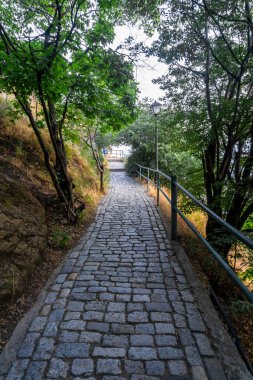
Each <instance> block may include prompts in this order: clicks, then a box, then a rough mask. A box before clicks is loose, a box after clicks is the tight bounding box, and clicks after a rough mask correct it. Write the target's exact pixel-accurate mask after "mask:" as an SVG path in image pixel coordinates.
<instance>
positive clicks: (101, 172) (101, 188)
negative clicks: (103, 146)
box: [100, 170, 104, 193]
mask: <svg viewBox="0 0 253 380" xmlns="http://www.w3.org/2000/svg"><path fill="white" fill-rule="evenodd" d="M100 191H101V193H103V192H104V170H100Z"/></svg>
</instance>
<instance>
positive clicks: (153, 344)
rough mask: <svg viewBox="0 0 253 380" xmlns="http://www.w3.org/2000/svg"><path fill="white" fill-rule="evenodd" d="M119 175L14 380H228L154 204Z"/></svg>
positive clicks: (44, 311) (52, 294)
mask: <svg viewBox="0 0 253 380" xmlns="http://www.w3.org/2000/svg"><path fill="white" fill-rule="evenodd" d="M111 177H112V180H111V190H110V192H109V194H108V195H107V196H106V197H105V199H104V201H103V203H102V205H101V207H100V209H99V212H98V215H97V217H96V220H95V223H94V224H92V225H91V227H90V228H89V230H88V232H87V233H86V235H85V236H84V238H83V239H81V241H80V244H79V245H78V246H77V247H76V248H75V249H74V250H73V251H71V252H70V253H69V255H68V258H67V260H66V261H65V264H64V266H63V268H62V269H61V272H60V273H59V274H58V276H57V277H56V278H55V280H54V282H53V283H52V285H51V287H50V289H49V290H48V292H47V295H46V297H45V299H44V302H43V306H42V307H41V309H40V311H39V315H38V316H36V317H35V318H34V319H33V321H32V323H31V324H30V327H29V329H28V332H27V333H26V336H25V338H24V340H23V343H22V344H21V346H20V348H19V349H18V355H17V359H16V361H15V362H14V363H13V364H12V366H11V368H10V370H9V373H8V375H7V376H6V378H7V379H8V380H13V379H15V380H17V379H27V380H28V379H29V380H30V379H34V380H39V379H76V380H77V379H83V378H86V379H89V380H94V379H102V380H113V379H118V380H123V379H131V380H146V379H147V380H155V379H199V380H205V379H207V377H206V373H208V378H209V379H215V380H223V379H226V377H225V376H224V373H223V370H222V367H221V365H220V363H219V361H218V360H217V359H216V357H215V355H214V352H213V350H212V348H211V344H210V341H209V339H208V337H207V335H206V326H205V324H204V322H203V319H202V316H201V314H200V312H199V311H198V308H197V306H196V304H195V303H194V298H193V295H192V293H191V291H190V289H189V285H188V284H187V280H186V277H185V276H184V273H183V271H182V269H181V267H180V265H179V262H178V260H177V257H176V255H175V252H174V251H173V249H172V246H171V244H170V241H169V240H168V238H167V235H166V233H165V230H164V227H163V224H162V222H161V219H160V217H159V215H158V214H157V211H156V208H155V206H154V204H153V201H152V200H150V198H149V197H147V195H146V194H145V192H144V190H143V189H142V188H141V187H140V186H139V185H138V184H137V183H136V182H135V181H134V180H133V179H131V178H128V177H127V176H126V175H125V173H123V172H121V173H117V172H115V173H112V176H111ZM213 368H214V373H215V375H214V376H212V369H213Z"/></svg>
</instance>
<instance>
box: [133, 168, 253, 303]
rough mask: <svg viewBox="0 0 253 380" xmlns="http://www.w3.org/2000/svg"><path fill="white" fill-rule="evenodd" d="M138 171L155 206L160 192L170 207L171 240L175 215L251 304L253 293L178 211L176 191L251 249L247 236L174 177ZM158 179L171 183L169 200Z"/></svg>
mask: <svg viewBox="0 0 253 380" xmlns="http://www.w3.org/2000/svg"><path fill="white" fill-rule="evenodd" d="M136 165H137V166H138V167H139V171H138V170H137V169H136V172H137V173H138V174H139V176H140V179H141V178H144V179H146V180H147V184H148V188H149V183H150V182H152V183H153V184H154V185H155V187H156V189H157V197H156V199H157V206H159V193H160V192H161V193H162V194H163V195H164V197H165V198H166V200H167V201H168V202H169V203H170V205H171V238H172V240H177V214H178V215H179V216H180V217H181V218H182V219H183V220H184V221H185V223H186V224H187V225H188V227H189V228H190V229H191V230H192V232H193V233H194V234H195V235H196V236H197V237H198V238H199V239H200V240H201V242H202V243H203V244H204V245H205V246H206V247H207V249H208V251H209V252H210V253H211V254H212V255H213V257H214V258H215V259H216V260H217V261H218V263H219V264H220V265H221V267H222V268H223V269H225V271H226V272H227V273H228V275H229V276H230V277H231V278H232V280H233V281H234V282H235V283H236V284H237V285H238V286H239V288H240V289H241V290H242V292H243V293H244V294H245V296H246V297H247V299H248V301H250V302H251V303H253V293H252V292H250V290H249V289H248V288H247V286H246V285H244V284H243V282H242V281H241V280H240V279H239V277H238V276H237V275H236V274H235V272H234V271H233V269H232V268H231V267H230V266H229V265H228V264H227V263H226V261H225V260H224V259H223V258H222V257H221V256H220V255H219V253H218V252H217V251H216V250H215V249H214V248H213V247H212V245H211V244H210V243H209V242H208V241H207V240H206V239H205V238H204V236H202V235H201V233H200V232H199V231H198V230H197V228H196V227H195V226H194V224H193V223H192V222H191V221H190V220H189V219H188V218H187V217H186V216H185V215H184V214H183V213H182V212H181V211H180V210H179V209H178V207H177V190H178V189H179V190H180V191H182V192H183V193H184V194H185V195H186V196H187V197H188V198H189V199H191V200H192V201H193V203H194V204H195V205H197V206H199V207H200V208H201V209H202V210H203V211H205V212H206V213H207V214H208V215H210V216H211V217H212V218H213V219H214V220H215V221H216V222H218V223H219V224H220V225H222V226H223V227H224V228H225V229H226V230H227V231H229V232H230V233H232V234H234V235H235V236H236V237H237V238H238V240H240V241H241V242H243V243H244V244H245V245H246V246H247V247H249V248H251V249H253V241H252V240H251V239H249V238H248V237H247V236H245V235H244V234H242V233H241V232H240V231H239V230H237V229H236V228H235V227H233V226H232V225H231V224H229V223H227V222H226V221H225V220H223V219H222V218H221V217H220V216H219V215H217V214H216V213H215V212H213V211H212V210H211V209H210V208H208V207H207V206H206V205H205V204H204V203H202V202H200V201H199V200H198V199H197V198H195V197H194V195H192V194H191V193H190V192H189V191H188V190H186V189H185V188H184V187H183V186H182V185H181V184H180V183H179V182H177V179H176V177H175V176H169V175H167V174H165V173H163V172H161V171H160V170H155V169H152V168H147V167H145V166H142V165H139V164H137V163H136ZM142 169H143V170H147V172H148V174H147V176H145V175H143V173H142ZM150 171H151V172H154V173H155V181H152V180H151V179H150ZM160 177H164V178H166V179H168V180H169V181H170V183H171V198H170V197H169V196H168V195H167V194H166V193H165V192H164V191H163V189H162V188H161V187H160Z"/></svg>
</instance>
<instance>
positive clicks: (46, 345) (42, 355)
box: [33, 338, 54, 360]
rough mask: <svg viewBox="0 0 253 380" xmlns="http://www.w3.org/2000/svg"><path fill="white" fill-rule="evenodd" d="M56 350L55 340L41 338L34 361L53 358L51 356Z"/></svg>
mask: <svg viewBox="0 0 253 380" xmlns="http://www.w3.org/2000/svg"><path fill="white" fill-rule="evenodd" d="M53 350H54V339H52V338H41V339H40V340H39V343H38V346H37V349H36V351H35V354H34V355H33V359H36V360H47V359H50V358H51V354H52V352H53Z"/></svg>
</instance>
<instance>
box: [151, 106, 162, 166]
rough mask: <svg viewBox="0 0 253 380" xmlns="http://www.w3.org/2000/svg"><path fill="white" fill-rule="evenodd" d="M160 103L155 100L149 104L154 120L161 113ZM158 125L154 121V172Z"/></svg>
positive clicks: (156, 164) (156, 158)
mask: <svg viewBox="0 0 253 380" xmlns="http://www.w3.org/2000/svg"><path fill="white" fill-rule="evenodd" d="M161 107H162V105H161V103H158V102H157V101H156V100H155V101H154V103H152V104H151V106H150V108H151V111H152V113H153V115H154V116H155V119H156V117H157V115H158V114H159V113H160V111H161ZM158 167H159V165H158V125H157V120H155V168H156V171H158Z"/></svg>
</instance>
